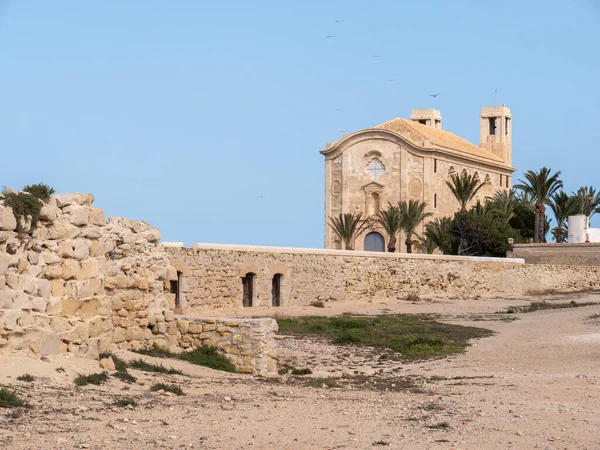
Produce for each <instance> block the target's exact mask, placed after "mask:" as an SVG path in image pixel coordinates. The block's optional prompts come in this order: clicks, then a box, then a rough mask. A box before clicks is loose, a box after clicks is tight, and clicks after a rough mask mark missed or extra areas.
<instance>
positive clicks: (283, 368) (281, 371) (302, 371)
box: [277, 364, 312, 376]
mask: <svg viewBox="0 0 600 450" xmlns="http://www.w3.org/2000/svg"><path fill="white" fill-rule="evenodd" d="M277 373H278V374H279V375H286V374H287V373H291V374H292V375H299V376H302V375H310V374H312V370H310V369H309V368H308V367H307V368H304V369H298V368H297V367H294V366H290V365H289V364H284V365H283V366H281V368H280V369H279V370H278V371H277Z"/></svg>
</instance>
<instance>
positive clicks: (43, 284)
mask: <svg viewBox="0 0 600 450" xmlns="http://www.w3.org/2000/svg"><path fill="white" fill-rule="evenodd" d="M36 283H37V295H38V297H43V298H46V299H49V298H50V296H51V292H52V289H51V285H50V281H48V280H42V279H37V280H36Z"/></svg>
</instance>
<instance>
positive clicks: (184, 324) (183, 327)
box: [177, 320, 190, 334]
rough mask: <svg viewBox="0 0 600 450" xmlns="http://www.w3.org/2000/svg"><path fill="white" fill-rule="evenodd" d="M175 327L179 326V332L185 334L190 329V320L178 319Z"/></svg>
mask: <svg viewBox="0 0 600 450" xmlns="http://www.w3.org/2000/svg"><path fill="white" fill-rule="evenodd" d="M177 327H178V328H179V331H181V334H187V332H188V330H189V329H190V322H189V321H188V320H178V321H177Z"/></svg>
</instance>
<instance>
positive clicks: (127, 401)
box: [114, 397, 137, 408]
mask: <svg viewBox="0 0 600 450" xmlns="http://www.w3.org/2000/svg"><path fill="white" fill-rule="evenodd" d="M114 404H115V406H120V407H121V408H127V407H128V406H129V405H131V406H134V407H135V406H137V402H136V401H135V400H134V399H132V398H130V397H121V398H118V399H116V400H115V402H114Z"/></svg>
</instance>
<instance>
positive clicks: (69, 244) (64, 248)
mask: <svg viewBox="0 0 600 450" xmlns="http://www.w3.org/2000/svg"><path fill="white" fill-rule="evenodd" d="M73 251H74V250H73V240H72V239H64V240H62V241H59V242H58V249H57V250H56V254H57V255H58V256H60V257H61V258H72V257H73Z"/></svg>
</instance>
